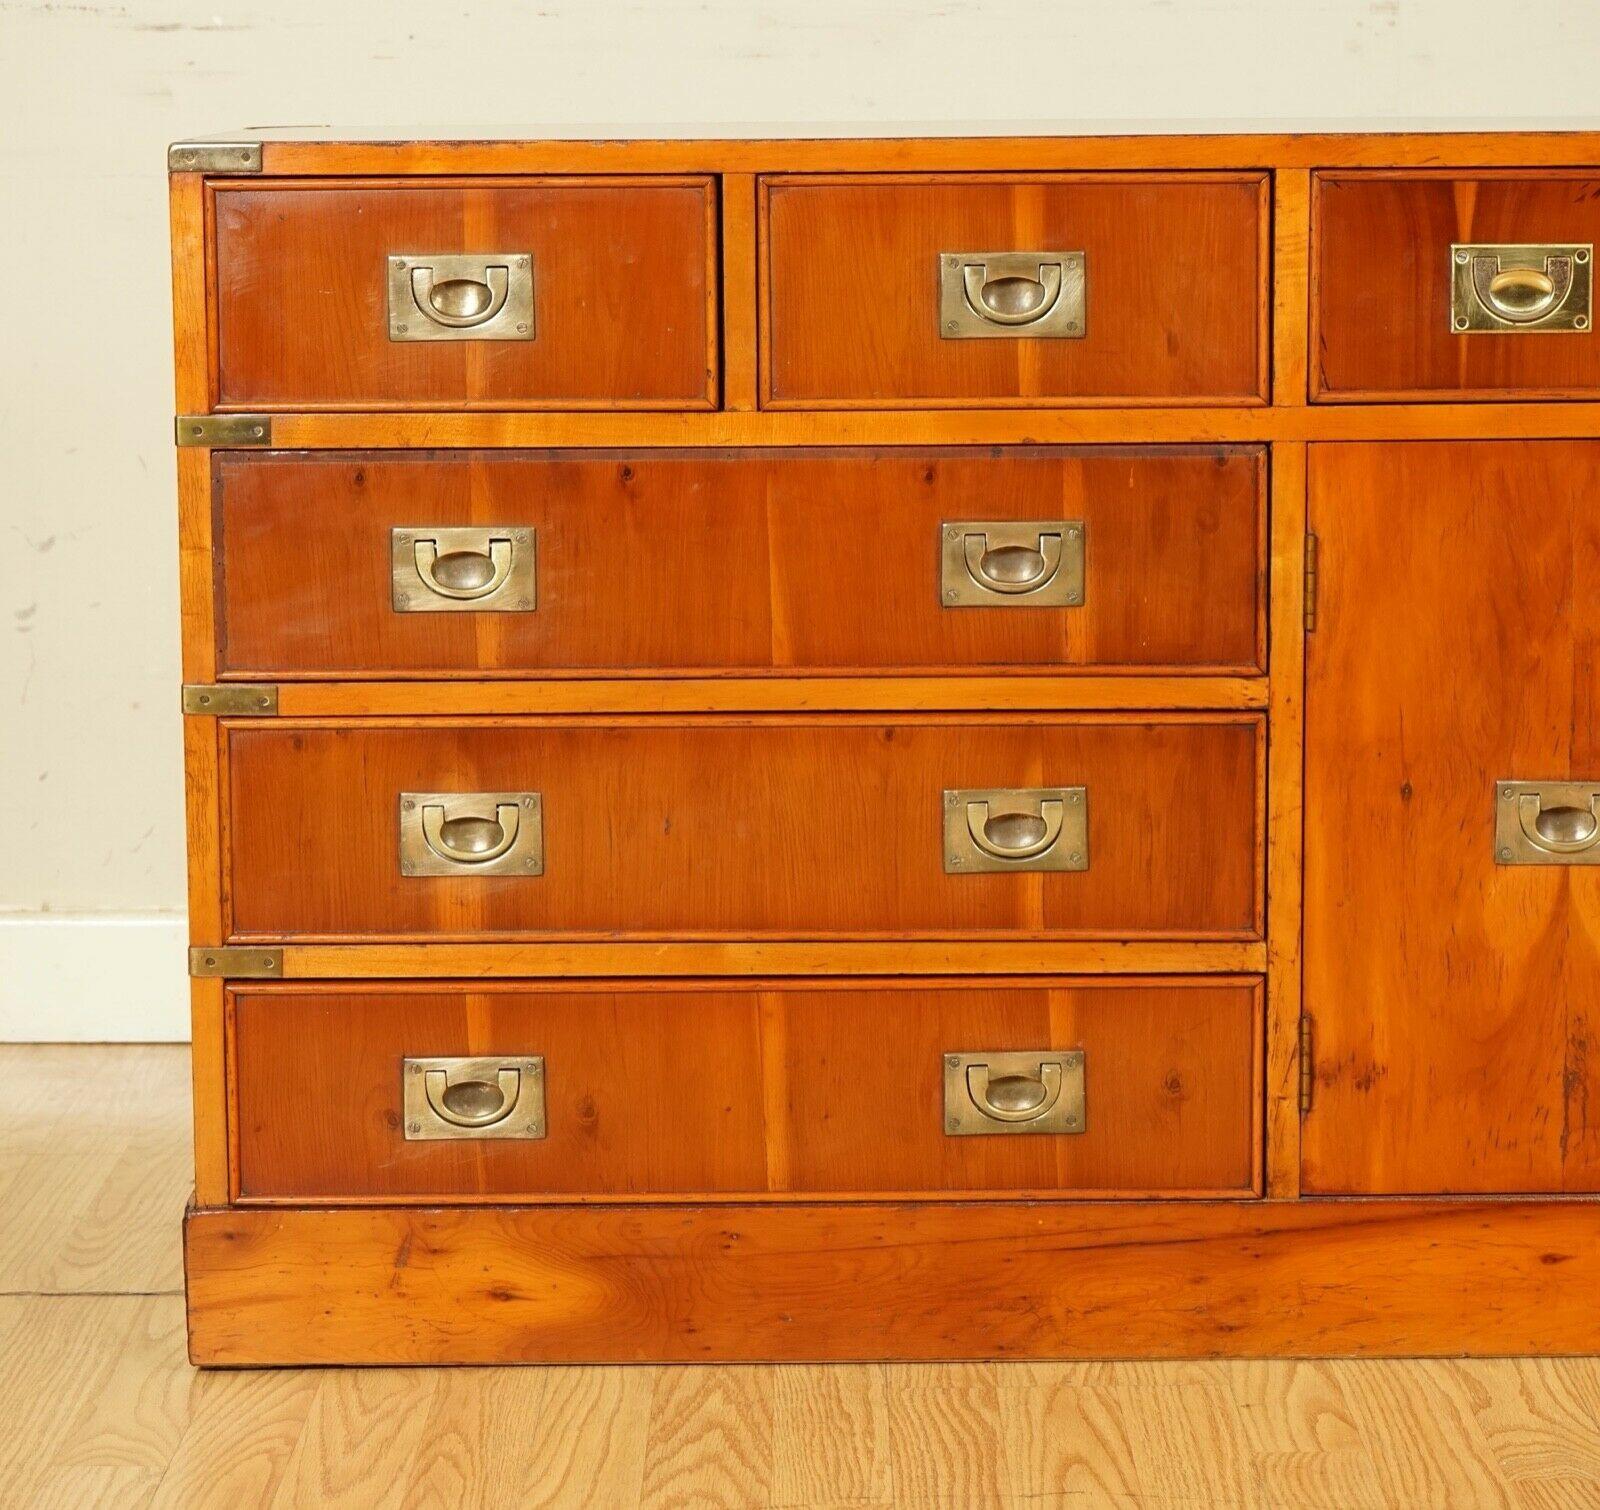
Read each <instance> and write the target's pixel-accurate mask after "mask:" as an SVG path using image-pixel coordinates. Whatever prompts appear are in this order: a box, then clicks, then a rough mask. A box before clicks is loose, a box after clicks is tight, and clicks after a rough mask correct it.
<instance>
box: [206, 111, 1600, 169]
mask: <svg viewBox="0 0 1600 1510" xmlns="http://www.w3.org/2000/svg"><path fill="white" fill-rule="evenodd" d="M189 142H190V144H195V143H217V142H259V143H261V145H262V156H263V169H264V171H265V172H266V173H269V174H272V173H296V174H310V175H316V174H333V173H355V172H387V173H439V172H452V171H455V172H539V171H562V172H567V171H577V170H583V169H589V170H604V169H608V168H620V167H628V168H633V169H636V170H638V169H648V170H652V171H659V172H696V171H698V172H784V171H803V172H816V171H826V170H829V169H834V170H841V171H850V170H863V169H872V170H879V171H883V170H892V169H906V170H915V169H918V168H923V169H938V170H946V171H949V170H960V169H963V168H968V169H989V170H995V169H1015V170H1027V169H1030V168H1036V169H1049V168H1057V169H1067V168H1073V167H1084V168H1102V169H1104V168H1117V167H1130V168H1161V167H1195V168H1199V167H1234V168H1237V167H1285V168H1293V167H1337V166H1361V167H1397V168H1427V167H1446V166H1448V167H1473V166H1483V167H1492V166H1508V167H1519V166H1520V167H1530V166H1540V165H1572V166H1583V165H1592V164H1594V163H1596V162H1597V161H1600V119H1596V118H1583V119H1571V118H1567V119H1557V120H1499V121H1482V120H1455V121H1441V120H1416V121H1408V120H1389V121H1374V120H1303V121H1289V120H1272V121H1242V120H1212V121H1200V120H1196V121H1137V120H1129V121H1053V122H1037V121H1011V122H972V123H968V122H948V121H946V122H935V123H926V124H922V123H914V122H852V123H811V122H775V123H764V124H744V123H717V122H701V123H693V124H660V123H655V122H649V123H634V124H587V125H570V124H568V125H563V124H549V125H528V126H515V127H493V126H467V127H462V126H449V127H444V126H428V127H425V126H421V125H418V124H415V123H413V124H408V125H405V126H402V127H399V128H395V129H390V128H386V127H376V128H374V127H362V128H358V129H347V128H340V127H334V126H320V125H312V126H266V127H251V128H247V129H244V130H233V131H223V132H216V133H210V134H206V135H200V136H196V137H193V138H190V139H189Z"/></svg>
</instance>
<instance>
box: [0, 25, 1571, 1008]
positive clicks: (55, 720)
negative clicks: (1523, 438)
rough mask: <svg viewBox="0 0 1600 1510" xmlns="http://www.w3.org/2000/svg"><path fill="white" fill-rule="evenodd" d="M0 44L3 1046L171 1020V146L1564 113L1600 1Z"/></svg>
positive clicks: (123, 31)
mask: <svg viewBox="0 0 1600 1510" xmlns="http://www.w3.org/2000/svg"><path fill="white" fill-rule="evenodd" d="M1508 19H1509V20H1510V21H1512V22H1514V27H1512V28H1509V29H1508V26H1507V21H1508ZM0 64H3V65H4V69H3V77H4V79H5V86H4V92H3V96H0V228H3V235H0V287H3V288H4V291H5V293H4V317H3V319H0V359H3V361H0V1038H3V1037H13V1038H17V1037H21V1038H29V1037H39V1038H47V1037H56V1036H69V1037H70V1036H95V1035H97V1034H102V1035H106V1036H117V1037H149V1036H177V1035H180V1034H182V1033H183V1031H184V978H183V965H182V941H183V937H182V928H181V924H180V923H179V921H178V920H177V917H176V913H177V912H178V910H179V909H181V907H182V905H183V868H182V858H181V856H182V805H181V786H180V780H181V777H180V766H179V726H178V715H177V688H178V680H179V671H178V630H177V576H176V567H175V556H176V547H175V529H174V508H173V487H172V461H171V416H172V380H171V360H170V351H169V342H168V294H167V287H168V285H167V239H166V236H167V233H166V220H165V213H166V212H165V198H164V191H165V182H164V176H163V173H164V149H165V147H166V144H167V142H168V141H169V140H172V139H174V138H177V137H183V136H193V135H198V134H202V133H206V132H211V131H220V130H223V129H225V128H227V127H230V126H232V127H239V126H246V125H263V124H266V125H271V124H284V123H299V124H318V123H334V124H337V125H339V126H341V127H347V128H350V129H351V130H353V131H357V132H359V131H363V130H366V131H373V130H379V129H382V128H385V127H388V128H400V129H401V130H409V131H415V132H416V133H417V134H419V135H426V134H428V132H429V130H430V128H434V129H437V128H439V127H446V126H457V127H460V126H463V125H468V124H471V123H491V124H499V123H516V124H521V123H527V124H534V123H546V124H551V125H555V126H560V125H572V124H578V123H583V122H586V121H595V122H603V123H604V122H609V123H640V124H644V123H652V122H653V123H658V124H659V123H665V122H704V123H706V124H707V125H712V126H714V125H717V124H726V123H730V122H738V121H749V120H754V121H769V122H783V121H787V122H795V123H818V122H823V123H826V122H851V121H858V122H882V121H893V120H902V121H912V122H943V123H947V124H950V125H956V124H959V123H961V122H1004V121H1029V120H1033V121H1052V120H1054V121H1068V120H1074V119H1076V120H1093V119H1106V120H1110V119H1118V120H1133V121H1138V120H1148V119H1152V118H1161V119H1170V120H1174V121H1178V122H1204V121H1207V120H1217V119H1222V120H1233V121H1271V120H1273V119H1284V118H1288V119H1296V118H1303V117H1311V116H1327V117H1341V118H1365V119H1366V120H1369V121H1372V122H1383V121H1391V122H1392V121H1398V120H1404V119H1407V118H1425V117H1434V118H1441V117H1463V116H1465V117H1476V118H1482V119H1484V120H1487V121H1490V122H1494V121H1509V120H1511V119H1514V118H1520V119H1539V118H1546V119H1549V120H1551V121H1553V122H1560V121H1561V120H1563V119H1565V120H1566V121H1568V122H1571V121H1573V120H1575V119H1576V118H1577V117H1580V116H1582V115H1584V114H1585V113H1586V112H1589V111H1592V110H1593V108H1594V106H1593V101H1594V97H1595V89H1596V82H1595V81H1596V78H1597V77H1600V69H1597V67H1596V65H1597V64H1600V6H1597V5H1595V4H1593V3H1592V0H1523V3H1521V4H1519V5H1516V6H1511V5H1507V4H1506V3H1505V0H1364V3H1350V0H1194V3H1185V0H1120V3H1117V4H1106V3H1103V0H1102V3H1094V4H1090V3H1073V0H942V3H937V4H916V3H910V0H659V3H655V4H650V3H628V0H587V3H585V0H535V3H531V4H528V3H511V0H477V3H474V4H464V3H460V0H457V3H450V0H389V3H384V4H377V3H372V4H364V5H340V4H338V3H337V0H270V3H269V0H248V3H238V4H229V3H226V0H217V3H216V4H214V5H211V6H201V5H198V4H195V3H193V0H126V3H122V4H115V3H106V0H76V3H71V4H66V3H60V0H3V3H0ZM44 914H50V915H52V916H53V917H55V918H56V919H58V921H56V922H54V923H53V924H52V925H51V926H48V927H46V926H44V925H43V924H42V923H41V921H40V919H41V916H42V915H44ZM63 918H64V919H65V920H64V921H61V919H63ZM111 982H115V985H114V986H111V985H109V983H111ZM102 983H107V984H105V985H102Z"/></svg>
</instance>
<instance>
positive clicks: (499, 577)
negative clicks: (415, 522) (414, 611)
mask: <svg viewBox="0 0 1600 1510" xmlns="http://www.w3.org/2000/svg"><path fill="white" fill-rule="evenodd" d="M515 549H516V547H515V546H514V545H513V544H512V542H511V541H510V540H506V539H491V540H490V541H489V542H488V550H487V551H475V550H452V551H446V552H444V553H443V554H442V555H441V554H440V551H439V542H438V541H437V540H429V539H426V538H423V539H419V540H418V541H417V543H416V563H417V575H418V576H419V577H420V578H421V579H422V585H423V586H424V587H426V588H427V589H428V591H429V592H432V593H437V594H438V595H439V596H440V597H441V598H453V599H456V600H458V601H464V600H470V599H473V598H487V597H488V596H489V595H490V594H491V593H495V592H498V591H499V590H500V589H501V587H503V586H504V585H505V580H506V578H507V577H508V576H509V575H510V574H511V558H512V555H513V553H514V552H515Z"/></svg>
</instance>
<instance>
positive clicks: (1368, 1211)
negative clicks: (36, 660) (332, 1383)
mask: <svg viewBox="0 0 1600 1510" xmlns="http://www.w3.org/2000/svg"><path fill="white" fill-rule="evenodd" d="M1597 164H1600V134H1590V133H1586V132H1557V133H1530V132H1517V133H1503V134H1479V133H1468V132H1461V133H1449V134H1447V133H1433V134H1393V135H1335V134H1316V133H1301V134H1281V135H1221V134H1219V135H1187V136H1173V135H1082V134H1080V135H1068V134H1060V135H1049V134H1036V135H1028V136H1007V137H1000V136H983V135H969V136H964V137H960V138H934V137H913V136H897V137H884V138H881V139H872V138H865V137H855V138H848V139H845V138H840V139H806V140H783V139H774V138H771V137H766V138H763V137H746V138H741V139H728V140H717V139H687V138H686V139H668V138H661V139H653V140H634V141H624V140H614V139H608V140H598V139H597V140H550V139H527V140H518V139H492V140H487V139H486V140H470V141H469V140H448V141H431V142H430V141H350V140H297V139H292V138H289V137H273V136H268V137H264V138H254V139H252V138H239V139H232V140H222V141H207V142H193V143H182V144H179V145H178V146H176V147H174V148H173V149H172V152H171V156H170V161H169V166H170V168H171V179H170V183H171V203H172V227H173V249H174V313H175V318H176V331H177V403H176V413H177V420H176V439H177V448H178V449H177V453H176V454H177V463H178V498H179V511H180V522H181V548H182V596H183V627H184V635H183V643H184V683H185V685H184V689H183V708H184V713H185V714H186V717H185V720H184V731H185V754H186V764H187V791H188V837H189V856H190V862H189V863H190V871H189V875H190V911H191V927H192V944H193V949H192V951H191V956H190V973H191V975H192V977H193V1018H194V1093H195V1158H196V1182H195V1198H194V1205H193V1207H192V1209H191V1210H190V1212H189V1214H188V1218H187V1223H186V1258H187V1278H188V1303H189V1323H190V1345H191V1352H192V1356H193V1358H194V1359H195V1361H196V1362H198V1363H202V1364H212V1365H256V1364H322V1363H374V1364H376V1363H487V1362H508V1361H573V1360H600V1361H642V1360H652V1361H660V1360H688V1361H695V1360H729V1359H863V1358H906V1359H912V1358H964V1357H982V1358H1028V1357H1072V1356H1093V1355H1099V1356H1106V1355H1116V1356H1149V1357H1156V1356H1199V1355H1259V1354H1296V1355H1314V1354H1476V1353H1505V1352H1524V1351H1527V1352H1551V1353H1560V1352H1595V1351H1600V1241H1597V1239H1600V1203H1597V1200H1596V1197H1597V1196H1600V1036H1597V1035H1600V659H1597V657H1600V594H1597V593H1596V592H1595V585H1596V583H1597V582H1600V337H1596V335H1595V334H1594V332H1593V330H1592V328H1591V323H1590V322H1591V319H1592V317H1593V310H1594V303H1593V297H1592V296H1593V251H1594V246H1595V244H1596V243H1597V242H1600V166H1597Z"/></svg>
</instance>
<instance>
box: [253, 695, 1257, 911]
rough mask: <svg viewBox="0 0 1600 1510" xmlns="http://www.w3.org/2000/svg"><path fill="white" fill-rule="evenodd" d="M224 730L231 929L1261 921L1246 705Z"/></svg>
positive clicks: (1250, 722) (278, 723) (1252, 729)
mask: <svg viewBox="0 0 1600 1510" xmlns="http://www.w3.org/2000/svg"><path fill="white" fill-rule="evenodd" d="M222 728H223V738H224V741H225V746H224V752H223V754H224V759H225V762H226V766H225V768H226V771H227V780H228V792H229V797H228V804H227V813H226V825H227V834H228V845H229V850H230V854H229V856H228V859H227V870H228V881H227V884H226V887H225V890H226V892H227V895H228V907H229V911H230V915H231V932H232V934H233V935H234V936H235V937H236V938H239V939H241V940H243V939H250V940H267V939H278V938H284V937H289V936H296V937H305V938H322V939H331V938H339V937H356V938H359V937H410V938H422V939H427V938H439V939H443V938H454V939H468V940H470V939H475V938H495V937H502V938H504V937H510V938H516V937H526V936H530V935H533V936H537V935H545V936H548V935H562V936H565V937H569V938H572V937H597V938H619V937H663V936H669V937H692V938H706V937H709V938H744V939H752V938H754V939H760V938H809V939H825V938H851V937H865V938H882V937H896V938H899V937H906V936H913V937H915V936H920V937H928V938H942V937H950V936H963V937H969V938H970V937H978V938H1107V937H1111V938H1115V937H1136V936H1138V937H1169V938H1217V939H1252V938H1255V937H1258V936H1259V932H1260V924H1261V859H1260V812H1261V806H1260V799H1261V790H1260V788H1261V769H1262V763H1261V746H1262V739H1263V725H1262V721H1261V719H1260V718H1259V717H1258V716H1256V715H1245V714H1219V715H1200V714H1193V715H1159V714H1137V715H1131V714H1130V715H1121V716H1117V715H1110V714H1106V715H1090V716H1086V715H1030V716H1028V717H1026V718H1014V717H1013V718H1000V717H995V716H991V715H971V716H967V717H955V716H947V717H938V718H934V717H905V718H896V719H891V720H884V719H881V718H869V717H860V716H842V715H841V716H835V717H816V716H813V717H802V716H782V717H780V716H768V717H762V718H751V719H746V718H738V717H732V716H721V717H711V716H705V717H699V718H694V719H677V718H673V719H666V718H659V717H633V718H604V719H602V718H587V719H526V718H524V719H504V720H489V719H470V720H446V719H428V720H426V721H423V722H413V723H403V722H400V721H398V720H385V721H381V722H377V721H375V722H372V723H367V724H361V725H350V724H341V723H338V722H334V721H327V722H299V721H291V720H288V719H272V720H264V721H256V722H247V721H241V722H239V723H235V724H224V725H223V726H222ZM407 804H410V806H409V807H408V806H407Z"/></svg>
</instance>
